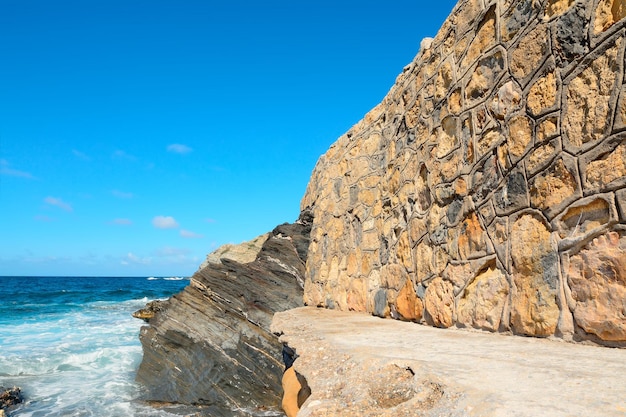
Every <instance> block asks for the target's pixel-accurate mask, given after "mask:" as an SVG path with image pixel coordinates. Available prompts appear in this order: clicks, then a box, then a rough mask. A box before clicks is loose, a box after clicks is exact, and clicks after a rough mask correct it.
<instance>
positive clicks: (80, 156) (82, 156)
mask: <svg viewBox="0 0 626 417" xmlns="http://www.w3.org/2000/svg"><path fill="white" fill-rule="evenodd" d="M72 153H73V154H74V156H75V157H76V158H78V159H82V160H83V161H91V158H90V157H88V156H87V155H86V154H84V153H82V152H81V151H78V150H76V149H72Z"/></svg>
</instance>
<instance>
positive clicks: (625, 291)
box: [567, 232, 626, 341]
mask: <svg viewBox="0 0 626 417" xmlns="http://www.w3.org/2000/svg"><path fill="white" fill-rule="evenodd" d="M567 282H568V284H569V286H570V289H571V294H572V298H573V299H574V302H575V305H574V308H573V313H574V320H575V321H576V324H577V325H578V326H580V328H581V329H582V330H583V331H584V332H586V333H591V334H593V335H595V336H597V337H598V338H600V339H601V340H605V341H624V340H626V237H625V236H624V234H623V233H622V234H620V233H618V232H609V233H606V234H604V235H602V236H600V237H598V238H595V239H594V240H593V241H592V242H591V243H589V244H588V245H587V246H586V247H585V248H583V249H582V250H581V251H580V252H579V253H577V254H575V255H572V256H571V257H570V263H569V268H568V270H567Z"/></svg>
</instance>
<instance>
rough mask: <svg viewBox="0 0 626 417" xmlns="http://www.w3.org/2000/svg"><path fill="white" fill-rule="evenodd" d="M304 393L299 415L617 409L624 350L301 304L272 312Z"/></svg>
mask: <svg viewBox="0 0 626 417" xmlns="http://www.w3.org/2000/svg"><path fill="white" fill-rule="evenodd" d="M272 330H273V331H274V332H276V333H278V334H281V337H280V338H281V341H282V342H283V343H286V344H288V345H289V346H290V347H292V348H294V349H295V350H296V351H297V353H298V355H299V357H298V358H297V359H296V360H295V362H294V363H293V367H294V368H295V370H296V371H297V372H298V373H300V374H301V375H303V376H304V378H306V380H307V383H308V385H309V386H310V387H311V396H310V397H309V398H308V399H307V401H305V402H304V404H302V408H301V410H300V412H299V413H298V417H330V416H376V417H397V416H400V417H404V416H406V417H409V416H410V417H414V416H420V417H422V416H423V417H471V416H473V417H476V416H480V417H510V416H516V417H537V416H549V417H571V416H594V417H617V416H623V415H624V414H625V413H626V385H625V384H624V383H623V381H624V375H626V350H624V349H604V348H600V347H597V346H584V345H581V344H579V345H576V344H572V343H556V342H554V341H549V340H542V339H536V338H521V337H512V336H500V337H495V336H494V335H490V334H487V333H486V332H479V331H468V330H459V329H445V330H444V329H437V328H432V327H427V326H420V325H416V324H414V323H405V322H401V321H395V320H381V319H378V318H376V317H371V316H369V315H367V314H359V313H354V312H342V311H331V310H326V309H319V308H312V307H305V308H298V309H294V310H290V311H286V312H282V313H278V314H276V315H275V316H274V320H273V322H272Z"/></svg>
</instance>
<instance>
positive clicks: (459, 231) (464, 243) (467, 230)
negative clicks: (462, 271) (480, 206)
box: [455, 212, 487, 260]
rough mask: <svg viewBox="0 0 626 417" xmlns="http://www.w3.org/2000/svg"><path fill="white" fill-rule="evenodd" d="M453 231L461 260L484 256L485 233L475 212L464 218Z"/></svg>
mask: <svg viewBox="0 0 626 417" xmlns="http://www.w3.org/2000/svg"><path fill="white" fill-rule="evenodd" d="M455 231H456V233H455V234H456V241H457V243H458V246H459V256H460V258H461V259H463V260H467V259H471V258H478V257H481V256H484V255H486V243H485V242H486V238H487V233H486V232H485V230H484V229H483V227H482V225H481V224H480V220H479V218H478V215H477V214H476V213H475V212H472V213H470V214H469V215H468V216H467V217H465V219H464V220H463V221H462V222H461V224H460V225H459V226H458V227H457V228H455Z"/></svg>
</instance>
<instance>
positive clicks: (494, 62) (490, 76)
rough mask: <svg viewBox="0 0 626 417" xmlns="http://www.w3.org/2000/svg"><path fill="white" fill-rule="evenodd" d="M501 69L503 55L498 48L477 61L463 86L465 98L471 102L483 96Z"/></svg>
mask: <svg viewBox="0 0 626 417" xmlns="http://www.w3.org/2000/svg"><path fill="white" fill-rule="evenodd" d="M503 70H504V56H503V54H502V52H501V51H499V50H497V51H495V52H494V53H493V54H491V55H490V56H487V57H485V58H483V59H481V60H480V61H478V65H477V66H476V68H475V69H474V72H473V73H472V76H471V78H470V81H469V83H468V84H467V86H466V87H465V97H466V99H467V100H468V101H470V102H471V101H476V100H479V99H482V98H484V97H485V96H486V95H487V93H488V92H489V91H490V90H491V89H492V88H493V87H494V86H495V84H496V82H497V80H498V77H499V76H500V75H501V74H502V71H503Z"/></svg>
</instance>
